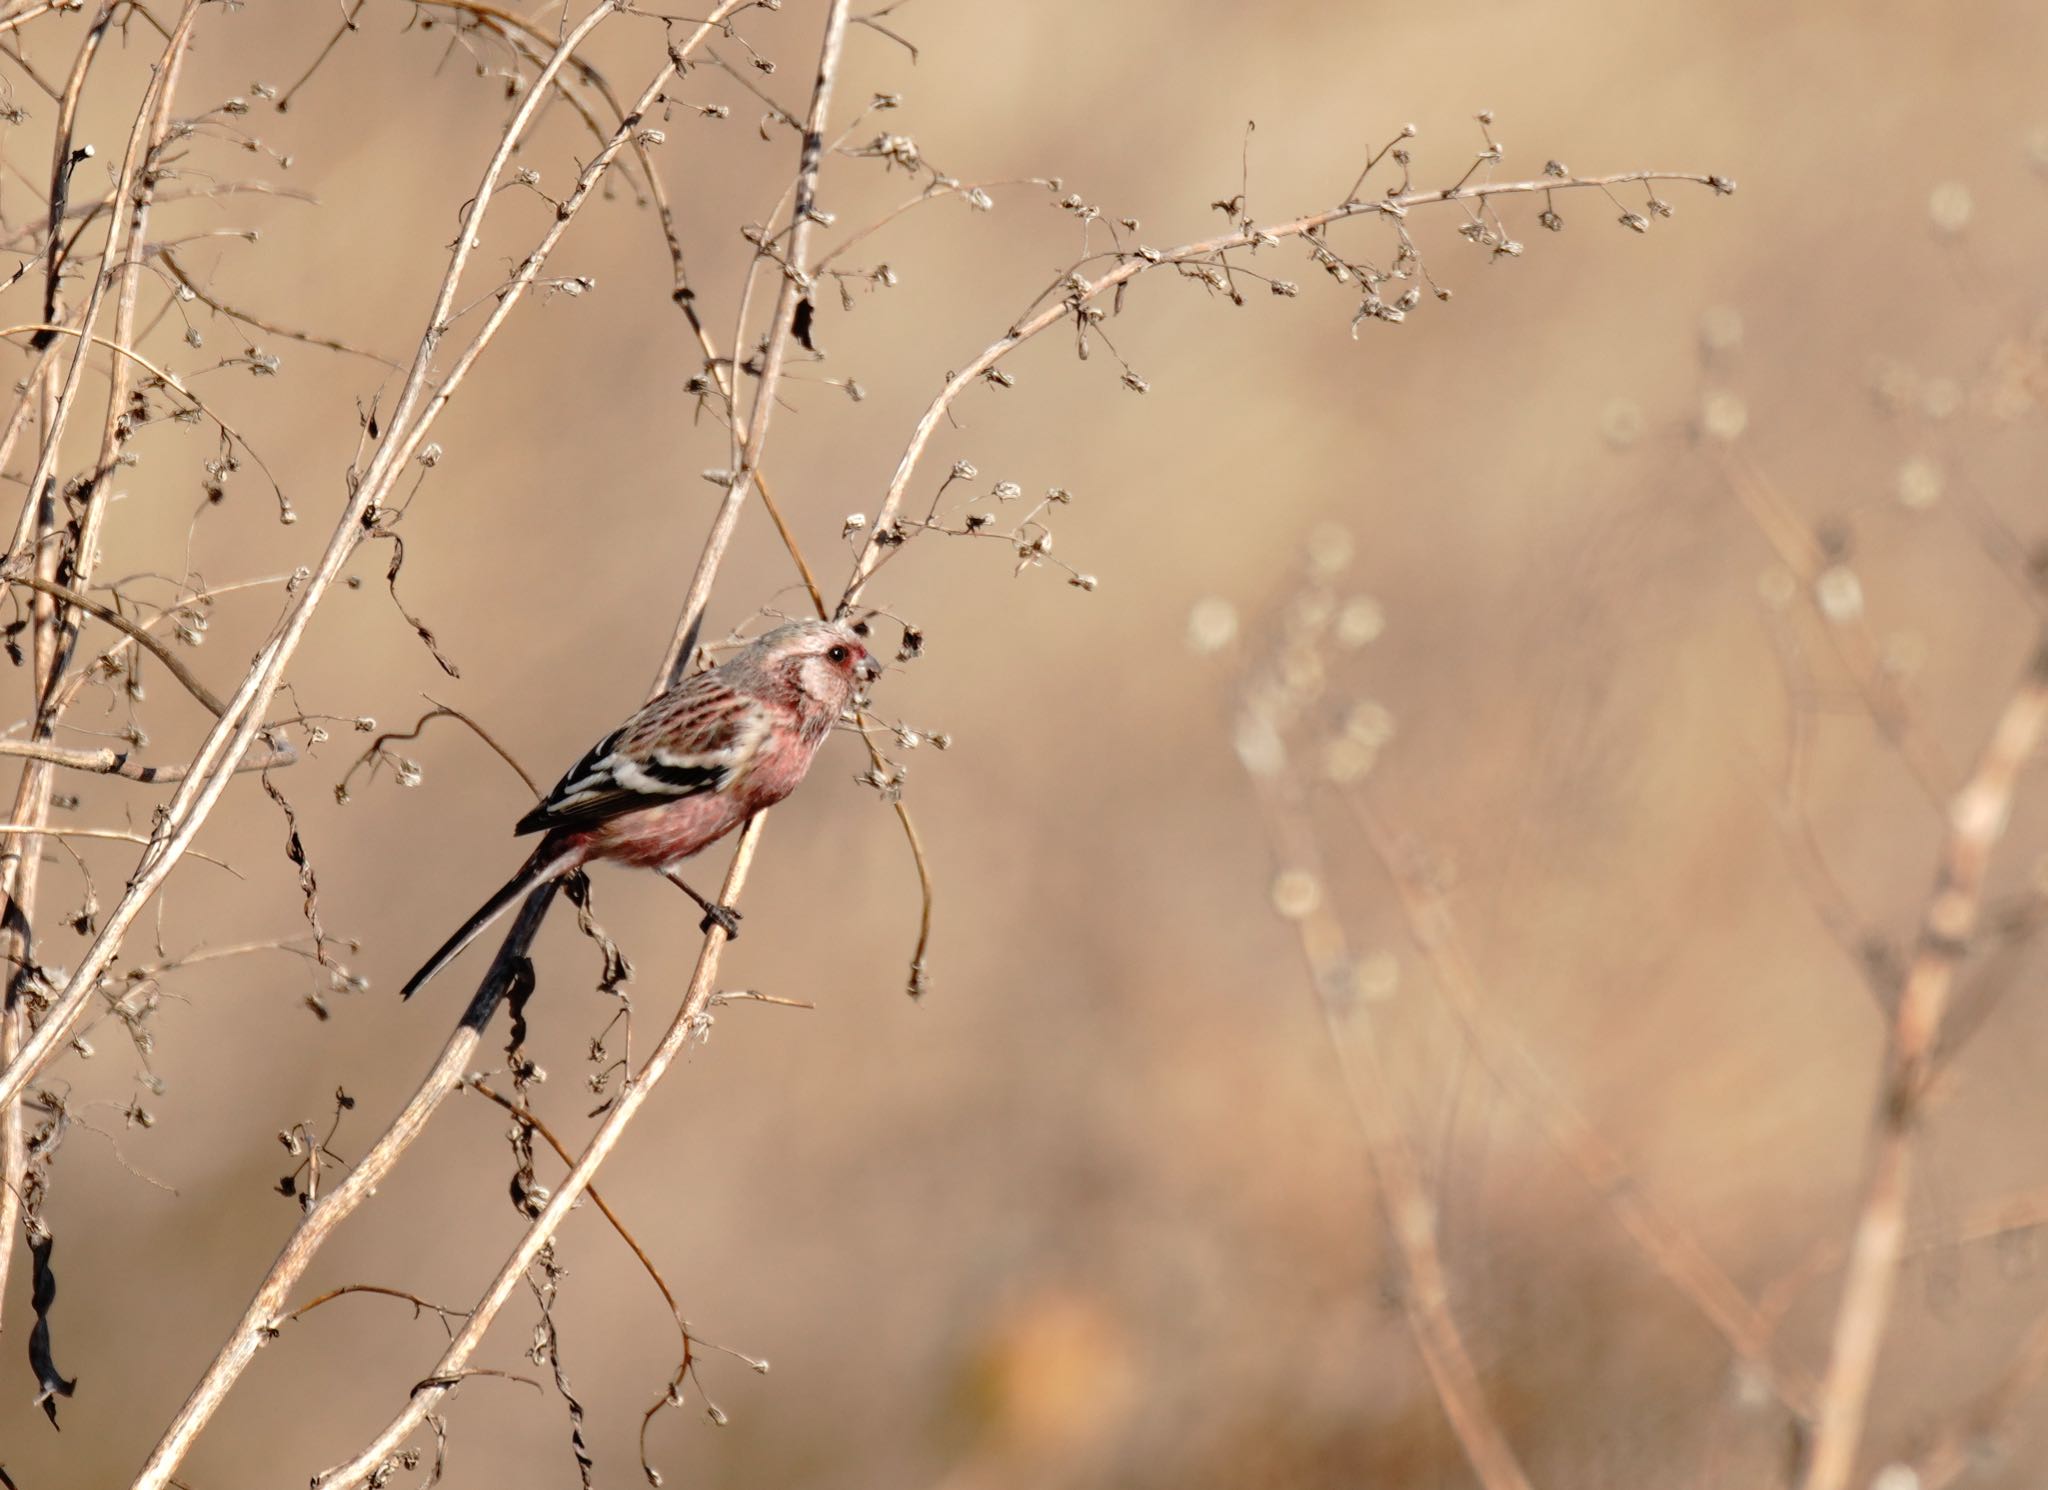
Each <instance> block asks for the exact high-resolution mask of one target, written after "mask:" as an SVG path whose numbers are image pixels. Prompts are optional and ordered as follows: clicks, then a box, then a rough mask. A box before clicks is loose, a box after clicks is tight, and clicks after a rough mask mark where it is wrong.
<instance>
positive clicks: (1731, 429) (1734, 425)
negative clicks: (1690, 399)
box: [1700, 389, 1749, 441]
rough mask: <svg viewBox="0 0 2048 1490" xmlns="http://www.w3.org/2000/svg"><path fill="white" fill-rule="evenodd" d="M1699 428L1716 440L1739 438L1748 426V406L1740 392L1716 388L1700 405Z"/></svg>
mask: <svg viewBox="0 0 2048 1490" xmlns="http://www.w3.org/2000/svg"><path fill="white" fill-rule="evenodd" d="M1700 428H1701V429H1703V430H1705V431H1706V433H1707V434H1709V435H1711V436H1712V437H1713V438H1715V439H1717V440H1731V441H1732V440H1739V439H1741V438H1742V432H1743V431H1744V430H1746V429H1748V428H1749V406H1748V405H1747V404H1745V403H1744V402H1743V401H1742V397H1741V395H1740V394H1736V393H1730V392H1728V391H1727V390H1726V389H1717V390H1715V391H1714V392H1712V393H1709V394H1708V395H1707V396H1706V398H1705V400H1704V401H1703V402H1702V403H1701V405H1700Z"/></svg>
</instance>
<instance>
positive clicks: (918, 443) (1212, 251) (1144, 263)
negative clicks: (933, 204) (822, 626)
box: [798, 171, 1726, 614]
mask: <svg viewBox="0 0 2048 1490" xmlns="http://www.w3.org/2000/svg"><path fill="white" fill-rule="evenodd" d="M1630 181H1691V182H1696V183H1698V184H1699V185H1701V186H1711V187H1714V188H1715V189H1716V190H1724V189H1726V183H1724V182H1722V181H1721V180H1720V178H1718V177H1714V176H1705V175H1699V174H1696V173H1693V172H1689V171H1624V172H1622V173H1620V174H1618V175H1613V176H1569V177H1563V178H1559V177H1550V178H1547V179H1544V180H1539V181H1500V182H1491V183H1483V184H1480V185H1468V186H1462V187H1446V188H1443V189H1441V190H1437V191H1416V192H1408V193H1405V194H1403V195H1399V196H1391V197H1387V198H1384V199H1383V200H1381V201H1376V202H1347V203H1345V204H1344V205H1342V206H1339V207H1332V208H1329V209H1328V210H1326V211H1323V212H1312V213H1310V214H1308V215H1307V216H1305V217H1297V218H1295V219H1293V220H1292V221H1290V222H1276V223H1268V224H1266V225H1264V226H1263V227H1252V228H1248V229H1245V230H1242V231H1239V232H1235V233H1226V234H1224V235H1222V236H1221V237H1217V238H1209V239H1205V240H1203V241H1202V242H1200V243H1184V244H1182V245H1181V246H1180V247H1178V248H1170V249H1166V250H1164V251H1162V252H1160V253H1159V254H1158V255H1157V257H1140V256H1138V255H1135V254H1134V255H1132V256H1130V257H1128V258H1126V259H1125V260H1124V262H1122V263H1121V264H1118V265H1117V266H1116V267H1115V268H1114V269H1110V270H1108V271H1106V272H1105V273H1104V274H1103V275H1102V276H1101V277H1100V278H1097V279H1089V278H1087V277H1086V276H1085V275H1083V274H1081V273H1080V271H1079V270H1076V271H1075V272H1074V274H1073V275H1072V276H1071V278H1070V279H1065V280H1062V284H1063V286H1066V292H1065V294H1064V295H1063V296H1062V297H1061V298H1058V299H1055V300H1054V301H1052V303H1050V304H1048V305H1044V306H1041V307H1040V308H1039V309H1038V310H1036V311H1034V312H1032V313H1031V314H1030V315H1028V316H1026V317H1024V318H1023V319H1022V320H1019V321H1018V322H1017V323H1016V324H1015V325H1013V326H1011V327H1010V329H1009V330H1008V331H1006V332H1004V333H1003V335H1002V336H1001V337H1000V338H999V339H997V340H996V341H994V342H992V343H990V344H989V345H988V346H987V347H985V348H983V349H982V350H981V351H980V352H979V353H978V354H976V356H975V357H974V358H973V359H972V360H971V361H970V362H968V363H967V364H966V365H965V366H964V367H962V368H961V369H960V370H959V371H957V372H955V373H953V374H952V375H951V376H949V377H948V378H947V379H946V382H945V386H944V387H943V388H941V389H940V390H939V394H938V397H936V398H934V399H933V400H932V402H931V406H930V407H929V408H927V409H926V410H925V412H924V415H923V417H921V418H920V419H919V420H918V421H917V428H916V429H915V430H913V431H912V433H911V436H910V443H909V444H908V445H907V446H906V447H905V448H904V451H903V456H902V458H901V459H900V460H899V461H898V462H897V464H896V473H895V475H894V476H892V477H891V478H890V480H889V489H888V492H887V493H886V494H885V495H884V496H883V498H882V505H881V510H880V511H879V512H878V513H877V514H876V516H875V521H874V525H873V526H872V527H871V528H870V529H869V531H868V540H867V543H866V544H865V545H863V546H862V548H861V551H860V556H859V558H858V559H856V560H855V562H854V569H853V577H852V578H851V579H850V580H849V581H848V583H847V586H846V593H845V595H844V597H843V598H842V599H841V601H840V606H839V609H840V613H841V614H844V613H845V612H847V611H848V610H851V609H852V608H853V606H854V605H855V604H856V603H857V602H858V601H859V599H860V593H861V590H862V589H863V588H864V587H865V586H866V584H867V581H868V576H869V575H871V574H873V573H874V571H875V567H876V566H877V565H878V564H880V563H881V561H882V557H883V555H884V553H885V552H887V549H886V547H885V541H884V539H883V537H882V535H883V534H885V533H888V532H890V531H891V530H892V529H893V528H894V526H895V522H896V514H897V513H898V512H899V511H900V510H901V509H902V506H903V499H904V496H905V494H906V493H907V492H908V491H909V490H910V482H911V478H912V477H913V476H914V475H915V473H916V471H917V463H918V461H919V460H921V459H922V458H923V456H924V452H925V447H926V446H928V445H929V444H931V441H932V436H933V435H935V434H937V433H938V429H939V426H940V425H941V424H942V423H943V422H944V421H945V418H946V412H947V410H949V409H950V408H952V406H953V404H954V401H955V400H957V399H958V398H959V397H960V395H961V394H962V393H963V392H965V391H966V390H967V389H968V388H970V387H972V386H973V385H974V383H975V382H976V381H977V380H978V379H979V378H980V377H981V375H982V374H983V373H985V372H987V371H988V370H989V369H990V368H992V367H994V366H995V365H996V364H997V363H999V362H1001V361H1002V360H1003V358H1005V357H1007V356H1009V354H1010V353H1011V352H1014V351H1015V350H1016V349H1017V348H1018V347H1020V346H1022V345H1023V344H1024V343H1025V342H1027V341H1029V340H1031V338H1032V337H1034V336H1036V335H1038V334H1039V333H1040V332H1041V331H1044V330H1046V329H1047V328H1048V327H1051V326H1056V325H1059V324H1060V323H1062V322H1063V321H1066V320H1068V319H1069V318H1070V317H1072V315H1073V314H1074V311H1075V310H1076V308H1078V307H1080V306H1083V305H1087V304H1089V303H1090V302H1092V301H1094V300H1097V299H1100V298H1101V297H1102V296H1103V295H1104V294H1105V293H1107V292H1111V291H1114V290H1115V289H1116V288H1117V287H1118V286H1119V285H1122V284H1126V283H1128V282H1129V281H1131V280H1133V279H1135V278H1137V277H1138V276H1139V275H1140V274H1143V273H1144V272H1145V271H1147V270H1148V269H1157V268H1161V267H1163V266H1168V265H1173V264H1183V263H1188V262H1191V261H1194V260H1199V259H1206V258H1213V257H1214V256H1215V255H1217V254H1219V253H1222V252H1224V251H1225V250H1228V249H1233V248H1247V247H1250V246H1251V245H1253V244H1254V243H1260V244H1263V243H1265V242H1266V241H1267V240H1268V239H1288V238H1300V237H1303V236H1304V235H1306V234H1309V233H1313V232H1315V231H1316V230H1317V229H1319V228H1323V227H1327V226H1328V225H1329V224H1331V223H1334V222H1342V221H1344V220H1345V219H1346V218H1352V217H1382V216H1393V217H1398V216H1399V215H1401V214H1403V213H1405V212H1406V211H1407V210H1408V209H1409V208H1411V207H1420V206H1425V205H1428V204H1430V203H1434V202H1479V201H1485V200H1487V199H1490V198H1492V197H1501V196H1515V195H1525V194H1527V193H1530V192H1543V191H1564V190H1568V189H1571V188H1581V187H1607V186H1617V185H1621V184H1622V183H1625V182H1630ZM798 262H801V260H798Z"/></svg>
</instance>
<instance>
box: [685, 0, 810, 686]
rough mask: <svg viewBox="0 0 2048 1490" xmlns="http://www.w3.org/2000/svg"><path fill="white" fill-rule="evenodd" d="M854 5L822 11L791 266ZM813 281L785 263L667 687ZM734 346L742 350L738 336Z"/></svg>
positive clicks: (740, 502)
mask: <svg viewBox="0 0 2048 1490" xmlns="http://www.w3.org/2000/svg"><path fill="white" fill-rule="evenodd" d="M849 8H850V3H849V0H832V3H831V7H830V9H829V10H827V11H826V13H825V35H824V40H823V42H822V43H821V45H820V47H819V51H818V73H817V80H816V82H815V83H814V84H813V85H812V88H811V109H810V113H809V115H808V116H807V117H806V119H805V121H804V139H803V153H802V156H801V158H800V159H799V161H798V164H797V178H796V193H795V203H794V205H793V206H792V208H791V215H790V229H789V251H788V262H789V265H790V266H801V265H802V264H803V262H804V259H805V256H806V252H807V250H808V249H809V247H810V242H811V229H812V227H813V216H812V214H813V211H814V209H815V208H816V206H817V200H818V168H819V166H820V165H821V163H822V161H823V157H824V152H825V120H826V116H827V114H828V113H829V112H830V110H831V107H832V84H833V81H834V79H835V78H836V77H837V76H838V73H839V54H840V49H841V47H842V45H843V44H844V42H845V40H846V19H847V11H848V9H849ZM809 288H810V286H809V284H808V283H807V282H806V281H804V280H803V279H801V278H800V277H799V273H798V272H797V271H796V270H795V269H793V268H789V267H785V268H784V270H783V275H782V288H781V291H780V293H778V294H777V295H776V297H775V309H774V312H773V313H772V315H771V316H770V319H769V322H768V343H767V347H766V349H765V350H764V351H763V353H762V356H761V374H760V378H759V380H758V381H757V383H756V386H755V390H754V405H753V408H752V410H751V411H750V412H749V413H748V415H747V420H746V423H745V425H744V426H735V433H737V432H738V430H739V429H740V428H744V430H745V433H746V441H745V444H744V445H743V446H742V447H741V452H740V460H739V465H738V466H737V468H736V469H735V470H734V471H733V473H732V480H731V483H730V484H729V485H728V486H727V487H726V491H725V499H724V500H723V501H722V502H720V503H719V506H718V514H717V516H716V517H714V518H713V519H712V523H711V534H710V536H709V537H708V538H707V539H706V540H705V543H704V552H703V555H702V557H700V558H699V559H698V561H697V572H696V573H695V574H694V575H693V576H692V577H691V580H690V589H689V593H688V594H687V595H686V596H685V597H684V598H683V613H682V616H681V618H680V619H679V620H678V621H677V622H676V630H675V638H674V640H673V641H672V642H671V643H670V646H669V652H668V656H667V657H665V658H664V659H663V660H662V667H661V678H662V682H663V685H664V686H667V685H669V684H672V683H674V682H676V681H678V680H680V679H681V677H682V675H683V670H684V668H685V667H686V666H687V665H688V663H689V649H690V647H691V645H692V643H693V642H694V639H695V637H696V634H697V628H698V624H699V623H700V622H701V621H702V620H703V617H704V607H705V606H706V605H707V604H709V603H710V600H711V584H712V581H713V580H714V579H716V578H717V576H718V568H719V565H720V564H722V563H723V562H724V561H725V551H726V548H727V547H728V545H730V544H731V542H732V535H733V530H734V529H735V528H736V527H737V526H738V525H739V517H740V509H741V508H742V507H743V506H744V505H745V504H746V500H747V488H748V487H749V486H751V485H753V484H754V472H755V471H757V470H758V469H760V465H761V451H762V447H763V446H764V445H765V444H766V443H767V440H768V424H769V419H770V416H772V415H773V414H774V412H775V394H776V391H777V390H778V389H779V388H780V386H781V384H782V365H783V362H784V361H785V359H786V357H787V355H788V351H789V341H790V327H791V325H792V324H794V322H795V320H796V308H797V303H798V302H799V301H801V300H802V299H803V297H804V295H805V293H806V292H807V291H808V290H809ZM733 350H734V355H735V356H737V355H738V350H739V347H738V343H735V346H734V349H733Z"/></svg>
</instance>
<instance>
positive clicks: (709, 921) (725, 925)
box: [697, 905, 740, 942]
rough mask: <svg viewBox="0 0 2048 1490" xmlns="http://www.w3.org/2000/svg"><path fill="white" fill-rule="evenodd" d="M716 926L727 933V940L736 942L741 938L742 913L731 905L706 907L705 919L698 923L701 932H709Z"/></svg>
mask: <svg viewBox="0 0 2048 1490" xmlns="http://www.w3.org/2000/svg"><path fill="white" fill-rule="evenodd" d="M714 926H716V927H717V928H718V929H719V930H720V931H722V932H724V933H725V939H726V940H727V941H729V942H736V941H738V940H739V937H740V913H739V912H738V911H737V910H735V909H734V908H733V907H731V906H729V905H706V906H705V907H704V919H703V920H701V921H699V922H698V923H697V929H698V930H699V931H709V930H710V929H711V928H712V927H714Z"/></svg>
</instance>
